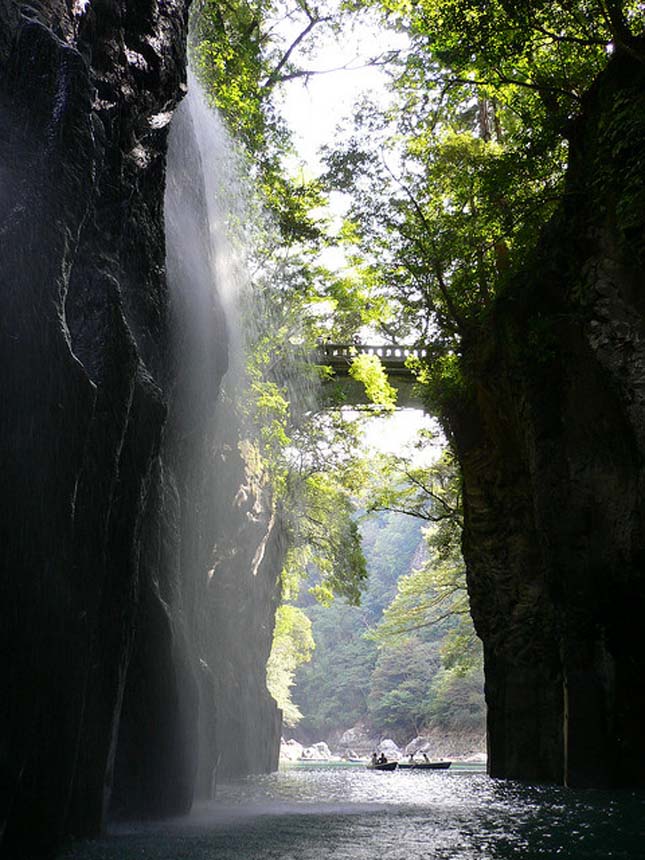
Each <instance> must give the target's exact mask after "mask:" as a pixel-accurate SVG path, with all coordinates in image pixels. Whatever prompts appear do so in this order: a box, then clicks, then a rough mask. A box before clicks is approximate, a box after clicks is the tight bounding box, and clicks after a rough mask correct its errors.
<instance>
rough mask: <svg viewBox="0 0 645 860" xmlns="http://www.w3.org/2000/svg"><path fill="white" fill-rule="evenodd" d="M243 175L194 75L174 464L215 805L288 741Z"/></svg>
mask: <svg viewBox="0 0 645 860" xmlns="http://www.w3.org/2000/svg"><path fill="white" fill-rule="evenodd" d="M240 168H241V161H240V157H239V155H238V153H237V151H236V148H235V145H234V144H233V142H232V141H231V139H230V137H229V135H228V133H227V131H226V129H225V127H224V124H223V122H222V121H221V119H220V118H219V116H218V115H217V113H216V112H215V111H213V110H212V109H210V108H209V107H208V106H207V104H206V100H205V98H204V95H203V93H202V92H201V89H200V87H199V85H198V83H197V81H196V79H195V77H194V75H190V77H189V90H188V95H187V97H186V99H185V100H184V102H183V103H182V105H181V106H180V108H179V110H178V111H177V114H176V116H175V118H174V120H173V124H172V128H171V131H170V139H169V151H168V174H167V190H166V201H165V211H166V243H167V271H168V283H169V291H170V314H169V317H170V321H171V327H172V332H171V342H172V344H173V347H172V358H171V367H170V371H169V372H170V377H171V383H170V388H171V390H172V396H171V398H170V415H169V423H168V432H167V439H166V452H165V458H164V459H165V462H166V463H167V464H168V467H169V471H171V472H172V474H173V475H174V480H175V482H176V485H177V494H178V496H179V499H180V509H181V513H180V527H179V531H180V535H181V537H180V543H181V546H180V551H179V561H178V563H179V567H180V577H179V580H180V583H181V586H180V590H181V595H180V599H179V597H178V596H177V595H176V599H178V600H179V603H180V606H181V614H182V617H183V619H184V621H185V624H186V627H187V631H186V635H185V647H186V648H187V650H188V652H189V659H190V662H191V664H192V666H193V667H194V670H195V674H196V678H197V687H198V690H199V717H198V726H197V734H198V748H199V756H198V761H199V763H198V765H197V769H198V773H197V793H198V795H200V796H208V795H209V794H210V793H212V786H213V783H214V777H215V774H216V772H218V773H220V774H224V775H226V774H229V775H230V774H237V773H245V772H254V771H267V770H271V769H273V768H275V767H276V766H277V756H278V748H279V739H280V714H279V712H278V711H277V708H276V706H275V703H274V702H273V700H272V699H271V698H270V696H269V695H268V692H267V690H266V683H265V665H266V660H267V658H268V654H269V650H270V647H271V639H272V631H273V618H274V613H275V609H276V607H277V603H278V601H279V586H278V577H279V573H280V570H281V565H282V553H283V552H284V540H283V536H282V533H281V529H280V524H279V522H278V521H277V519H276V516H275V510H274V506H273V500H272V494H271V488H270V486H269V485H268V484H267V483H266V481H265V479H264V478H263V477H262V476H261V475H259V474H257V473H256V471H255V469H254V466H253V464H252V462H251V458H249V456H248V455H247V447H245V445H246V442H245V440H246V439H247V437H250V436H252V433H250V432H249V430H250V428H248V427H246V426H245V423H244V421H245V419H244V418H243V415H242V413H243V409H242V408H241V404H242V403H243V401H244V399H245V397H246V396H247V393H246V386H247V385H248V381H247V378H246V370H245V367H246V352H247V343H248V342H249V341H250V339H251V338H252V336H253V331H249V330H248V329H249V326H250V327H251V328H252V327H253V325H254V323H253V319H254V313H253V312H250V309H251V308H252V306H253V301H252V298H251V292H250V279H249V275H248V265H247V256H248V255H247V250H246V248H247V244H246V239H247V235H246V234H247V233H248V232H249V226H248V225H249V222H250V220H251V215H250V209H251V205H250V194H249V193H248V191H247V190H246V187H245V185H244V182H243V181H242V179H241V178H240V177H241V176H242V173H243V171H242V170H241V169H240ZM242 304H243V305H244V310H245V314H244V321H243V319H242V317H243V314H242V313H241V305H242ZM258 312H261V311H260V310H258Z"/></svg>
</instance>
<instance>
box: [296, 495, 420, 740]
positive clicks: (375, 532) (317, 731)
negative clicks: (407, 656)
mask: <svg viewBox="0 0 645 860" xmlns="http://www.w3.org/2000/svg"><path fill="white" fill-rule="evenodd" d="M360 531H361V536H362V542H363V547H364V552H365V555H366V561H367V568H368V572H369V578H368V581H367V583H366V588H365V592H364V595H363V597H362V599H361V606H360V607H358V606H352V605H349V604H348V603H347V601H345V600H339V601H334V602H331V603H329V604H328V605H326V606H320V605H309V606H307V608H306V612H307V615H308V616H309V617H310V618H311V621H312V625H313V635H314V639H315V641H316V651H315V653H314V655H313V658H312V660H311V662H310V663H309V664H307V665H306V666H302V667H301V668H300V669H299V670H298V673H297V676H296V681H297V683H296V687H295V689H294V699H295V701H296V702H297V704H298V707H299V708H300V709H301V711H302V712H303V714H304V718H303V721H302V723H301V725H302V727H303V728H304V729H306V730H307V731H308V732H310V733H312V734H313V735H315V736H317V737H325V736H327V735H328V733H329V732H330V731H332V730H334V729H336V728H338V727H339V725H342V726H343V727H349V726H351V725H354V724H355V723H357V722H359V721H360V720H365V719H366V718H367V717H368V715H369V708H368V695H369V692H370V689H371V678H372V673H373V671H374V667H375V665H376V661H377V656H378V649H377V645H376V643H375V642H374V641H373V640H371V639H369V638H368V637H366V635H365V634H366V633H367V632H368V631H369V630H370V628H371V627H372V626H373V625H374V624H376V623H378V621H379V619H380V618H381V615H382V612H383V610H384V608H385V607H386V606H387V604H388V603H389V601H390V600H391V599H392V597H393V595H394V594H395V592H396V582H397V579H398V578H399V576H401V575H402V574H404V573H406V572H407V571H408V570H409V569H410V565H411V564H412V560H413V558H414V556H415V553H416V551H417V548H418V546H419V542H420V538H421V536H420V531H419V524H418V523H416V522H414V521H413V520H411V519H407V518H404V517H401V516H399V515H396V514H392V513H389V512H383V513H380V514H378V515H375V516H374V517H373V518H370V519H368V520H364V521H362V522H361V524H360Z"/></svg>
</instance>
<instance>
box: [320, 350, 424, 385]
mask: <svg viewBox="0 0 645 860" xmlns="http://www.w3.org/2000/svg"><path fill="white" fill-rule="evenodd" d="M357 355H376V356H378V357H379V358H380V360H381V364H382V365H383V367H384V369H385V371H386V372H387V375H388V376H389V377H391V376H396V377H402V378H405V379H407V380H408V381H410V382H414V376H413V375H412V372H411V371H410V369H409V368H408V367H406V364H405V362H406V360H407V359H408V358H410V357H414V358H425V357H426V355H427V350H425V349H417V348H416V347H413V346H398V345H397V344H379V345H375V344H363V343H321V344H320V346H319V347H318V363H319V364H326V365H327V366H328V367H331V368H332V369H333V370H334V373H336V375H337V376H347V375H348V374H349V368H350V366H351V363H352V361H353V360H354V358H356V356H357Z"/></svg>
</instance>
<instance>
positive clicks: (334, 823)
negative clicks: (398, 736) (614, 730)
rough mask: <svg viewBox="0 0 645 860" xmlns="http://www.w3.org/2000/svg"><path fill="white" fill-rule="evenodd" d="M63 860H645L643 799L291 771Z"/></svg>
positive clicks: (422, 776)
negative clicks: (173, 818)
mask: <svg viewBox="0 0 645 860" xmlns="http://www.w3.org/2000/svg"><path fill="white" fill-rule="evenodd" d="M64 858H65V860H233V858H235V860H239V858H248V860H278V858H280V860H412V859H413V858H433V860H434V858H436V860H449V858H460V860H497V858H518V860H534V858H535V859H536V860H537V858H540V860H552V858H566V860H582V858H597V860H601V858H602V860H605V858H623V859H624V858H629V860H642V858H645V795H644V794H642V793H639V794H634V793H627V792H626V793H618V792H616V793H610V792H600V791H586V792H575V791H570V790H567V789H562V788H553V787H529V786H525V785H521V784H519V783H514V782H505V781H499V780H493V779H490V778H489V777H487V776H486V775H485V774H483V773H481V772H480V773H477V772H473V771H472V770H468V769H464V768H458V767H454V768H453V769H451V770H449V771H438V772H417V773H414V772H412V773H410V772H394V773H382V772H374V771H369V770H367V769H366V768H364V767H361V766H355V767H340V766H339V767H316V766H307V767H290V768H288V769H286V770H282V771H280V772H278V773H276V774H271V775H270V776H265V777H255V778H254V779H252V780H251V779H249V780H244V781H242V782H238V783H235V784H232V785H226V786H222V787H221V789H220V792H219V796H218V800H217V802H215V803H212V804H209V805H208V806H202V807H198V808H197V809H196V810H195V811H194V813H193V814H192V815H191V816H189V817H188V818H185V819H181V820H176V821H172V822H165V823H164V824H155V825H151V824H147V825H144V824H141V825H136V826H129V827H125V828H124V827H122V828H119V829H118V830H117V831H115V832H114V833H112V834H111V835H110V836H109V837H107V838H105V839H102V840H99V841H96V842H92V843H78V844H76V845H74V846H72V847H71V848H70V849H69V850H68V851H67V852H66V853H65V854H64Z"/></svg>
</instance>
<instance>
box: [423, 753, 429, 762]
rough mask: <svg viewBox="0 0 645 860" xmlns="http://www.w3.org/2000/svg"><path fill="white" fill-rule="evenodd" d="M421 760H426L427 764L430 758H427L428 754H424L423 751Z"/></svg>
mask: <svg viewBox="0 0 645 860" xmlns="http://www.w3.org/2000/svg"><path fill="white" fill-rule="evenodd" d="M423 760H424V761H426V762H428V764H430V759H429V758H428V756H427V755H426V753H423Z"/></svg>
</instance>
